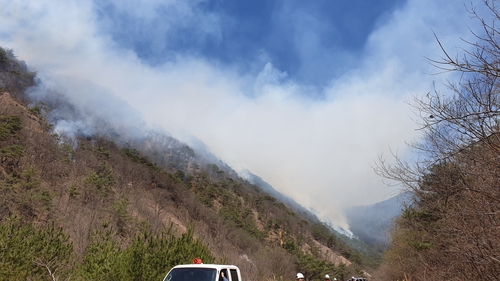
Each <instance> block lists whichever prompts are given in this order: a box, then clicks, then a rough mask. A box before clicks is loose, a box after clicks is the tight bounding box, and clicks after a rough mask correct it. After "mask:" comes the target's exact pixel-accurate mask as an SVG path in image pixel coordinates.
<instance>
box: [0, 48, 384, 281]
mask: <svg viewBox="0 0 500 281" xmlns="http://www.w3.org/2000/svg"><path fill="white" fill-rule="evenodd" d="M33 86H36V74H35V73H33V72H30V71H29V70H28V67H27V66H26V64H25V63H24V62H23V61H20V60H18V59H17V58H16V57H15V56H14V52H13V51H12V50H6V49H2V48H0V190H1V192H0V201H1V204H0V206H1V207H0V220H1V224H0V247H2V251H0V279H1V280H70V279H71V280H161V278H162V277H163V276H164V274H166V272H167V271H168V270H169V269H170V268H171V267H172V266H174V265H176V264H179V263H189V262H191V261H192V259H193V258H195V257H198V258H202V260H203V261H204V262H205V263H210V262H221V263H230V264H235V265H238V266H239V267H240V268H241V269H242V273H243V275H244V278H245V280H257V279H262V278H265V279H268V278H274V279H291V278H293V276H294V274H295V273H296V272H298V271H300V272H302V273H304V274H305V275H306V277H307V278H308V279H309V280H312V279H321V277H322V275H324V274H327V273H328V274H330V276H337V277H338V278H347V277H348V276H350V275H357V276H362V275H363V274H365V275H367V276H368V273H366V272H365V271H367V272H370V271H371V269H373V268H374V267H376V266H377V262H378V260H377V255H376V254H374V252H371V251H368V252H367V251H358V250H355V249H353V248H350V247H349V246H347V245H346V243H344V242H343V241H342V240H341V239H338V237H337V236H336V233H335V232H334V231H332V229H330V228H329V227H327V226H326V225H324V224H323V223H321V222H319V221H318V220H317V219H315V218H314V217H313V216H307V215H304V214H298V213H297V212H295V211H294V210H293V209H291V208H290V207H289V206H287V205H285V204H283V203H282V202H280V201H278V200H276V198H274V197H272V196H270V195H269V194H268V193H266V192H265V191H263V190H262V189H261V188H259V187H258V186H256V185H253V184H251V183H249V182H248V181H245V180H243V179H241V178H239V177H238V176H237V175H236V173H234V172H233V171H232V170H231V169H230V168H229V167H227V166H225V164H224V163H221V162H220V161H219V162H217V161H212V162H210V161H208V160H207V159H208V158H201V157H200V156H199V155H197V154H196V152H195V151H194V150H193V149H192V148H190V147H188V146H187V145H185V144H182V143H180V142H178V141H177V140H175V139H173V138H171V137H169V136H168V135H164V134H159V133H151V134H149V135H148V137H146V138H143V139H130V138H129V139H127V138H124V137H122V136H121V135H120V134H119V133H118V131H117V129H115V128H112V127H109V128H107V127H106V126H108V124H107V123H106V120H102V123H101V126H102V127H104V128H106V130H105V131H107V132H108V133H106V134H94V135H88V134H83V133H82V134H80V135H76V136H67V135H64V134H56V133H55V131H54V130H53V124H52V123H51V122H50V121H51V120H52V119H50V118H54V115H50V113H51V112H54V111H55V110H58V109H61V108H62V107H64V108H65V112H68V110H70V111H71V110H74V111H73V114H75V115H77V114H79V112H76V110H75V109H74V108H72V105H71V104H70V103H69V102H68V101H66V100H64V97H63V95H61V94H60V93H59V94H58V93H53V95H51V96H50V98H49V99H47V100H32V99H30V98H29V96H28V95H26V91H27V90H28V91H29V89H30V87H33ZM58 116H59V117H58V118H63V117H64V116H61V115H58ZM66 117H68V116H66ZM101 131H102V130H101Z"/></svg>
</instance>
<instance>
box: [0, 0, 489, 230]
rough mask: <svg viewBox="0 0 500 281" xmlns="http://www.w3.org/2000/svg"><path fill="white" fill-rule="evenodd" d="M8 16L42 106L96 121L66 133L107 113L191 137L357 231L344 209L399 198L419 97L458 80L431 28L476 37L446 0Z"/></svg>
mask: <svg viewBox="0 0 500 281" xmlns="http://www.w3.org/2000/svg"><path fill="white" fill-rule="evenodd" d="M479 2H481V1H480V0H474V1H472V3H476V4H478V5H479V7H481V5H480V4H479ZM470 3H471V2H470V1H468V2H467V5H469V4H470ZM0 6H1V7H2V9H1V10H0V45H1V46H3V47H5V48H12V49H14V52H15V54H16V55H17V56H18V57H19V58H20V59H22V60H25V61H26V62H27V64H28V65H29V66H30V67H32V68H33V70H36V71H37V72H38V77H39V78H40V85H39V87H38V88H37V90H36V91H33V93H32V94H33V95H34V97H38V98H43V96H44V95H46V94H47V93H48V92H50V91H54V90H55V91H58V92H61V93H63V94H65V95H66V96H67V97H68V98H69V99H70V100H71V101H73V102H74V103H75V104H77V106H79V107H80V108H81V110H82V111H83V112H85V114H86V116H87V118H86V119H84V120H79V122H73V123H71V122H65V123H60V124H56V129H57V130H58V131H59V132H66V133H68V134H69V133H71V131H72V130H75V128H79V130H84V129H85V128H87V129H88V130H91V128H95V126H96V121H95V120H97V117H101V118H106V119H109V120H110V122H114V123H115V124H116V125H117V126H120V127H121V128H124V129H128V130H129V131H130V132H132V133H134V132H135V133H139V131H140V130H138V129H137V128H141V127H144V125H145V126H148V127H151V128H160V129H162V130H165V131H168V132H169V133H171V134H172V135H173V136H175V137H177V138H179V139H181V140H184V141H186V142H190V141H192V139H193V137H194V138H196V139H198V140H201V141H202V142H203V143H205V144H206V145H207V147H208V148H209V149H210V150H211V151H212V152H213V153H214V154H215V155H217V156H219V157H220V158H221V159H222V160H224V161H225V162H227V163H228V164H230V165H231V166H232V167H234V169H236V170H237V171H240V172H241V173H242V175H243V176H244V172H243V171H244V170H245V169H248V170H250V171H252V172H253V173H255V174H257V175H259V176H260V177H262V178H263V179H264V180H266V181H267V182H269V183H270V184H271V185H273V186H274V187H275V188H276V189H277V190H279V191H280V192H282V193H285V194H287V195H289V196H291V197H292V198H294V199H295V200H297V201H298V202H299V203H301V204H303V205H304V206H306V207H312V208H314V209H316V210H318V211H319V212H321V213H322V214H323V215H325V216H327V217H329V218H330V219H332V220H334V221H336V222H337V223H338V224H340V225H341V226H344V227H347V226H346V224H345V221H344V218H343V214H342V209H343V208H345V207H346V206H350V205H361V204H370V203H375V202H378V201H381V200H384V199H387V198H389V197H390V196H393V195H395V190H394V189H393V188H389V187H387V186H386V185H385V184H384V183H383V182H382V179H381V178H380V177H378V176H377V175H375V173H374V171H373V166H374V164H375V162H376V161H377V158H378V157H379V156H380V155H385V156H388V161H389V162H391V161H392V160H391V158H390V154H391V150H392V151H396V152H397V153H398V154H399V155H401V156H403V157H409V156H410V154H409V153H408V150H407V146H406V142H409V141H412V140H413V139H415V138H418V133H419V131H418V130H416V129H417V125H416V124H415V122H414V119H418V116H415V112H412V111H411V108H410V106H408V102H409V101H411V99H412V97H413V96H414V95H417V96H418V95H425V93H427V92H428V91H429V90H431V89H432V84H433V82H435V83H436V85H437V87H438V88H440V89H442V90H443V93H445V92H446V90H445V87H444V86H441V85H442V83H443V81H446V79H453V77H452V76H450V75H451V74H449V73H448V74H442V75H433V74H434V73H436V70H435V69H433V68H432V67H431V66H430V64H429V63H428V62H427V61H426V59H425V57H430V58H438V57H439V56H440V55H441V51H440V49H439V46H438V44H437V42H436V40H435V38H434V35H433V32H435V33H436V34H437V35H438V36H439V38H440V40H441V41H442V43H443V45H444V46H445V47H446V48H447V49H448V50H449V51H450V52H451V53H453V54H455V53H457V52H459V50H460V49H459V48H460V47H463V46H464V43H463V41H462V40H461V38H462V39H466V40H472V41H473V38H472V36H471V33H470V30H469V29H472V30H478V27H479V26H478V23H477V22H476V21H473V20H471V19H470V16H469V14H468V13H467V11H466V9H465V7H464V3H462V2H461V1H449V0H406V1H397V0H379V1H360V0H352V1H335V0H331V1H298V0H290V1H263V0H262V1H260V0H259V1H205V0H150V1H137V0H104V1H94V2H91V1H77V0H64V1H63V0H50V1H49V0H38V1H35V0H27V1H8V0H0ZM480 9H481V8H480ZM94 130H95V129H94Z"/></svg>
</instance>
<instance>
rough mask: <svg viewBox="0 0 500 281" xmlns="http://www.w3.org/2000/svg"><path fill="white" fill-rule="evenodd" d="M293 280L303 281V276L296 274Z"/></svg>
mask: <svg viewBox="0 0 500 281" xmlns="http://www.w3.org/2000/svg"><path fill="white" fill-rule="evenodd" d="M295 280H297V281H304V274H302V273H300V272H299V273H297V276H295Z"/></svg>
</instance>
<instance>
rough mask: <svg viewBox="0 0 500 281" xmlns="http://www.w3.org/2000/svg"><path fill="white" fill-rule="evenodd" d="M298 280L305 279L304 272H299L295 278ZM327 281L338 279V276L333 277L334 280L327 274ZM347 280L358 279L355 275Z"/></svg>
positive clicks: (302, 280)
mask: <svg viewBox="0 0 500 281" xmlns="http://www.w3.org/2000/svg"><path fill="white" fill-rule="evenodd" d="M295 279H296V281H304V274H302V273H300V272H299V273H297V277H296V278H295ZM325 281H337V278H335V277H334V278H333V280H330V275H328V274H326V275H325ZM347 281H356V278H355V277H354V276H353V277H351V278H349V279H347Z"/></svg>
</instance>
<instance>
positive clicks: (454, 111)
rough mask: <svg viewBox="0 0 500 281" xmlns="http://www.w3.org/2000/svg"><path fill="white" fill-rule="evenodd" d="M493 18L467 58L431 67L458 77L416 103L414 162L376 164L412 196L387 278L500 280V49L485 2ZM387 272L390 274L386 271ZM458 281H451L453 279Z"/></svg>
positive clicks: (447, 58) (493, 9)
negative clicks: (418, 132) (417, 131)
mask: <svg viewBox="0 0 500 281" xmlns="http://www.w3.org/2000/svg"><path fill="white" fill-rule="evenodd" d="M483 3H484V6H485V7H486V8H487V10H488V11H489V12H490V13H489V14H490V15H492V19H491V21H489V20H488V21H487V20H485V19H484V18H483V17H481V15H480V14H479V13H478V12H477V10H476V7H474V6H472V7H470V8H469V12H470V14H471V15H472V17H473V18H475V19H477V20H478V21H479V23H480V24H481V26H482V32H481V33H480V34H479V33H478V34H476V33H474V36H475V37H474V38H475V41H474V42H471V41H467V42H466V43H468V46H469V47H470V49H469V50H463V51H462V53H461V54H457V55H452V54H450V53H449V52H448V51H447V50H446V48H445V47H444V46H443V45H442V44H441V42H440V41H439V38H437V37H436V39H437V42H438V44H439V45H440V46H441V48H442V51H443V54H444V55H443V57H441V58H440V59H438V60H434V59H430V60H429V61H430V62H431V63H432V64H433V65H434V66H435V67H437V68H438V69H439V70H442V71H448V72H457V73H459V74H461V75H460V79H459V80H458V81H450V82H449V83H448V84H447V85H446V90H445V91H442V92H441V91H439V90H437V89H436V88H435V90H434V91H433V92H431V93H428V94H427V95H425V96H421V97H415V98H414V100H413V101H412V103H411V105H412V106H413V108H414V110H415V112H416V113H417V114H418V115H419V117H420V119H419V122H418V124H419V125H420V129H421V130H422V131H423V133H424V134H423V138H422V139H421V140H420V141H418V142H414V143H411V144H410V147H411V148H412V149H413V150H414V151H415V152H416V155H417V157H415V158H414V159H412V160H410V161H404V160H402V159H400V158H398V157H397V155H396V162H395V164H392V165H389V164H387V163H386V162H385V159H383V158H381V159H380V161H379V165H378V167H377V169H376V171H377V172H378V173H379V174H380V175H382V176H383V177H385V178H387V179H390V180H394V181H395V182H396V183H398V184H401V185H402V186H403V187H405V189H407V190H409V191H411V192H412V193H413V194H414V198H415V201H414V203H413V204H412V205H410V206H408V207H407V209H406V210H405V211H404V213H403V215H402V217H401V218H399V219H398V221H397V223H396V228H395V229H394V230H393V236H392V249H391V250H390V251H389V252H388V254H387V255H386V262H387V263H388V264H389V265H390V266H389V267H390V268H391V270H392V272H390V273H388V276H389V275H390V276H391V278H400V279H401V278H408V279H409V280H438V279H441V278H446V279H447V280H458V279H459V278H462V279H464V280H474V279H483V278H488V279H498V276H499V275H500V255H499V254H498V253H499V249H500V231H498V229H500V204H499V203H500V161H499V160H500V87H499V86H500V84H499V78H500V42H499V37H498V35H499V31H500V30H499V29H498V28H497V27H496V23H497V22H498V20H499V19H500V14H499V11H498V9H497V6H496V5H497V1H495V0H483ZM391 270H389V271H391ZM454 278H455V279H454Z"/></svg>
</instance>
